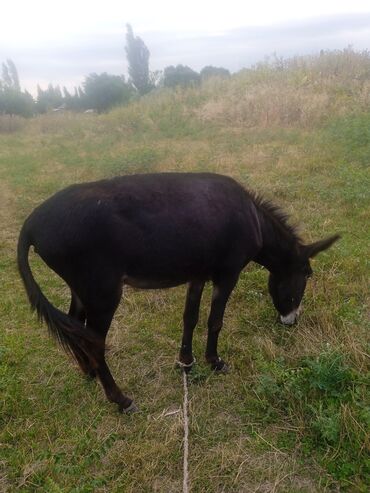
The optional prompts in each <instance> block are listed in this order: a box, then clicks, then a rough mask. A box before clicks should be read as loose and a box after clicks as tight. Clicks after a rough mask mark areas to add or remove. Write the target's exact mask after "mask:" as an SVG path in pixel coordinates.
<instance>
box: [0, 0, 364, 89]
mask: <svg viewBox="0 0 370 493" xmlns="http://www.w3.org/2000/svg"><path fill="white" fill-rule="evenodd" d="M2 3H3V2H2ZM126 23H130V24H131V25H132V27H133V29H134V33H135V34H136V35H139V36H140V37H141V38H142V39H143V40H144V42H145V43H146V45H147V46H148V48H149V50H150V53H151V57H150V69H151V70H159V69H163V68H164V67H166V66H167V65H177V64H180V63H181V64H183V65H189V66H191V67H192V68H194V69H195V70H200V69H201V68H202V67H204V66H205V65H215V66H223V67H226V68H228V69H229V70H231V71H232V72H234V71H237V70H239V69H241V68H243V67H247V66H250V65H251V64H253V63H255V62H257V61H260V60H263V59H264V57H265V56H267V55H271V54H272V53H274V52H276V53H277V54H278V55H282V56H284V57H289V56H293V55H302V54H307V53H317V52H319V51H320V49H336V48H337V49H342V48H345V47H347V46H348V45H352V46H353V48H354V49H356V50H363V49H367V48H370V0H352V1H349V0H346V1H341V0H310V1H308V2H306V1H305V2H303V1H299V0H279V1H276V0H275V1H274V0H259V1H251V0H244V1H242V0H223V1H219V2H217V1H215V0H186V1H184V2H181V3H180V2H177V1H176V0H169V1H167V0H151V1H149V0H147V1H146V0H144V1H141V0H137V1H136V2H135V1H133V0H131V1H129V2H126V1H124V0H100V1H99V2H96V1H95V0H90V1H78V0H77V1H76V0H74V1H71V0H63V2H60V3H58V4H57V3H55V2H51V1H50V0H33V1H28V0H23V1H19V0H9V1H7V2H6V3H5V4H3V5H2V6H1V28H0V62H1V61H5V60H6V59H7V58H11V59H12V60H13V61H14V62H15V64H16V66H17V68H18V72H19V76H20V79H21V85H22V87H23V88H27V89H28V90H31V92H33V93H35V88H36V84H37V83H39V84H40V85H41V87H46V86H47V84H48V83H49V82H52V83H53V84H60V85H61V86H63V85H65V86H67V87H68V88H72V87H73V86H74V85H78V84H80V83H81V82H82V81H83V79H84V77H85V76H86V75H88V74H89V73H92V72H97V73H101V72H109V73H112V74H125V75H127V62H126V55H125V50H124V47H125V31H126V29H125V25H126Z"/></svg>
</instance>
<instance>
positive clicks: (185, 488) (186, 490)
mask: <svg viewBox="0 0 370 493" xmlns="http://www.w3.org/2000/svg"><path fill="white" fill-rule="evenodd" d="M182 376H183V383H184V403H183V417H184V462H183V469H184V480H183V486H182V491H183V493H189V484H188V483H189V479H188V477H189V473H188V457H189V417H188V377H187V374H186V371H185V368H184V369H183V371H182Z"/></svg>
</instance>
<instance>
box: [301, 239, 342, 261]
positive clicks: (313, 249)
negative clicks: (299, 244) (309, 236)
mask: <svg viewBox="0 0 370 493" xmlns="http://www.w3.org/2000/svg"><path fill="white" fill-rule="evenodd" d="M339 238H340V235H334V236H330V237H329V238H326V239H325V240H320V241H316V242H315V243H311V245H304V247H303V256H304V257H306V258H312V257H315V256H316V255H317V254H318V253H320V252H322V251H324V250H326V249H327V248H329V247H331V246H332V244H333V243H335V242H336V241H337V240H339Z"/></svg>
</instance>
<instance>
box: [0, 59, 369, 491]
mask: <svg viewBox="0 0 370 493" xmlns="http://www.w3.org/2000/svg"><path fill="white" fill-rule="evenodd" d="M325 56H327V59H326V64H327V65H325V66H326V67H327V70H328V72H329V75H328V78H327V80H326V79H325V80H324V79H323V75H322V74H323V73H324V72H325V71H324V72H323V70H321V71H320V74H321V75H318V74H317V73H316V71H315V70H316V69H315V66H314V62H312V63H311V65H310V64H309V65H308V67H306V68H304V67H303V68H302V67H301V66H298V67H297V68H294V66H293V67H288V69H287V70H286V71H285V72H284V71H283V73H282V74H280V73H276V72H275V71H274V70H273V69H271V68H269V67H267V68H266V67H261V68H260V69H258V70H256V72H251V73H249V74H248V73H246V74H242V75H241V76H239V78H238V77H234V78H232V79H231V80H230V81H229V82H225V81H210V82H208V83H207V84H205V85H204V86H202V87H201V88H199V89H189V90H186V91H174V92H171V91H164V92H163V93H159V94H157V95H151V96H147V97H145V98H143V99H142V100H141V101H139V102H135V103H133V104H132V105H130V106H128V107H125V108H120V109H116V110H114V111H112V112H111V113H109V114H107V115H101V116H95V115H68V114H67V115H45V116H43V117H39V118H37V119H34V120H31V121H29V122H26V123H22V124H20V125H19V128H18V127H17V128H15V130H14V132H12V133H6V134H5V133H4V134H1V133H0V192H1V194H0V197H1V208H0V221H1V232H0V249H1V253H0V276H1V298H0V312H1V325H0V334H1V339H0V395H1V399H0V491H9V492H13V491H14V492H15V491H17V492H18V491H21V492H32V491H37V492H39V491H41V492H45V493H46V492H61V491H62V492H86V493H87V492H96V491H98V492H121V491H125V492H152V491H157V492H176V491H181V485H182V436H183V430H182V421H181V412H177V413H172V414H167V413H168V411H176V410H178V409H180V408H181V404H182V381H181V375H180V374H179V372H178V371H177V370H176V369H175V368H174V362H175V360H176V356H177V352H178V347H179V343H180V338H181V324H182V310H183V304H184V298H185V287H180V288H176V289H172V290H167V291H148V292H146V291H134V290H131V289H127V290H126V291H125V293H124V296H123V300H122V303H121V305H120V307H119V309H118V310H117V313H116V316H115V319H114V321H113V324H112V327H111V330H110V333H109V341H108V342H109V347H110V350H109V353H108V360H109V364H110V366H111V369H112V372H113V374H114V375H115V377H116V379H117V382H118V383H119V385H120V386H121V387H122V388H123V390H124V391H125V392H127V393H129V395H131V396H133V397H134V398H135V401H136V403H137V404H138V405H139V406H140V410H141V411H140V413H138V414H136V415H134V416H121V415H119V414H118V413H117V410H116V408H115V406H113V405H111V404H109V403H108V402H107V401H106V400H105V398H104V395H103V391H102V389H101V387H100V386H99V385H98V384H96V383H95V382H89V381H86V380H85V379H84V378H83V377H82V376H81V375H80V373H79V372H78V370H77V368H76V366H75V364H74V363H73V362H72V361H70V360H68V358H67V357H66V355H65V354H64V353H63V352H62V351H61V349H60V348H59V347H58V346H57V345H56V343H55V342H54V341H53V340H51V339H49V337H48V335H47V331H46V329H45V327H40V326H39V324H38V323H37V321H36V320H35V318H34V317H33V316H32V315H31V314H30V312H29V307H28V304H27V301H26V296H25V293H24V291H23V287H22V285H21V283H20V280H19V277H18V274H17V271H16V266H15V248H16V241H17V235H18V231H19V228H20V226H21V224H22V221H23V220H24V219H25V217H26V216H27V214H29V212H30V211H31V210H32V209H33V208H34V207H35V206H36V205H37V204H39V203H40V202H41V201H42V200H44V199H45V198H46V197H48V196H49V195H50V194H52V193H53V192H54V191H56V190H58V189H60V188H63V187H64V186H66V185H68V184H70V183H74V182H79V181H87V180H94V179H99V178H102V177H109V176H114V175H116V174H123V173H134V172H145V171H154V172H155V171H164V170H172V171H182V170H188V171H200V170H203V171H204V170H208V171H215V172H219V173H224V174H227V175H230V176H233V177H234V178H236V179H237V180H239V181H241V182H242V183H244V184H245V185H246V186H248V187H250V188H253V189H255V190H258V191H259V192H261V193H263V195H264V196H266V197H267V198H271V199H274V200H275V202H277V203H278V204H280V205H281V206H283V208H284V209H285V210H286V211H287V212H288V213H289V214H291V216H292V222H296V223H299V224H300V225H301V230H302V236H303V237H304V238H306V240H307V241H313V240H315V239H319V238H321V237H324V236H326V235H329V234H332V233H335V232H340V233H341V234H342V239H341V240H340V242H338V243H337V244H336V245H335V246H334V247H333V248H332V249H331V250H329V251H327V252H325V253H323V254H322V255H321V256H319V257H318V258H317V259H315V260H314V261H313V268H314V272H315V274H314V277H313V279H312V280H311V281H310V283H309V286H308V288H307V291H306V295H305V299H304V311H303V314H302V316H301V319H300V322H299V324H298V325H297V326H295V327H293V328H282V327H281V326H279V325H277V324H276V322H275V319H276V315H275V312H274V309H273V307H272V304H271V301H270V299H269V296H268V293H267V273H266V271H264V269H262V268H260V267H259V266H257V265H251V266H249V267H248V269H247V270H246V271H245V272H243V273H242V275H241V278H240V281H239V283H238V286H237V288H236V289H235V291H234V293H233V295H232V297H231V299H230V302H229V305H228V308H227V312H226V316H225V324H224V328H223V330H222V332H221V336H220V354H222V356H223V357H224V358H225V359H226V360H227V362H228V363H229V364H230V367H231V372H230V374H228V375H225V376H216V375H214V374H213V373H212V372H210V370H209V368H208V367H207V366H206V364H205V363H204V361H203V353H204V346H205V337H206V321H207V315H208V310H209V304H210V298H211V289H210V287H207V289H206V290H205V293H204V297H203V302H202V308H201V314H200V321H199V326H198V328H197V330H196V332H195V337H194V338H195V341H194V352H195V354H196V357H197V360H198V364H197V366H196V368H195V369H194V372H193V373H192V374H191V376H190V378H189V395H190V463H189V468H190V478H191V487H192V491H193V492H199V493H200V492H201V493H203V492H240V491H243V492H244V491H246V492H248V491H275V492H287V493H288V492H289V493H295V492H315V491H316V492H324V491H327V492H329V491H338V490H348V491H360V492H361V491H364V492H365V491H368V489H369V486H370V485H369V484H368V477H369V476H368V474H369V471H368V469H367V467H368V463H367V457H368V445H369V444H368V435H367V433H368V429H369V407H368V405H369V402H368V384H369V381H368V375H369V374H368V353H369V346H368V343H369V340H368V321H367V314H368V311H367V310H368V277H369V264H368V238H369V230H368V224H369V202H370V201H369V189H370V188H369V175H368V169H367V168H368V164H369V163H370V155H369V153H370V149H369V133H368V128H369V122H370V114H369V113H366V105H365V107H363V108H360V107H359V105H360V102H361V101H362V100H363V99H361V97H360V92H361V91H363V88H361V87H359V88H357V85H358V83H357V82H356V83H354V82H353V83H352V82H351V80H352V79H351V78H350V77H348V73H349V72H350V67H349V65H348V64H349V62H348V61H346V59H345V60H344V61H343V59H342V58H340V57H341V56H342V55H338V57H339V58H338V60H340V61H341V63H342V62H343V63H346V64H347V65H345V69H343V70H342V72H340V76H338V77H337V79H335V80H334V81H333V78H332V76H330V73H331V72H330V70H331V69H330V67H331V65H330V63H329V62H331V60H332V59H331V58H330V57H329V55H325ZM343 56H344V55H343ZM356 60H357V59H356ZM356 60H355V59H350V62H351V63H352V64H353V67H354V68H353V71H355V68H356V67H357V68H356V70H357V69H358V67H360V66H362V65H361V64H360V62H358V60H357V61H356ZM355 62H356V63H355ZM320 63H321V64H322V63H323V61H322V60H321V59H320V60H317V64H320ZM361 63H363V64H365V62H361ZM338 64H339V62H338ZM358 64H360V65H358ZM338 66H340V67H341V66H342V65H340V64H339V65H338ZM351 66H352V65H351ZM364 66H365V65H364ZM351 70H352V69H351ZM358 70H360V69H358ZM356 73H357V72H356ZM306 76H307V77H308V79H307V80H308V81H306V82H304V81H305V80H306V79H305V77H306ZM329 76H330V77H329ZM315 80H316V81H317V80H320V84H321V85H320V91H324V90H327V91H328V94H329V93H330V95H331V96H330V97H331V99H330V98H329V99H330V112H331V113H330V115H331V117H330V118H328V116H327V115H326V114H325V115H324V114H323V113H322V114H321V113H320V111H321V109H320V105H318V103H317V101H316V99H315V98H314V99H313V100H312V101H313V102H314V105H313V106H312V107H311V106H310V101H311V100H310V97H311V96H312V95H313V92H312V91H316V92H317V91H318V89H317V84H316V85H315ZM353 80H355V79H353ZM356 80H358V79H356ZM302 81H303V82H302ZM282 84H283V85H284V91H286V94H288V93H289V91H290V93H291V94H294V97H296V98H299V97H301V98H303V99H302V101H303V102H304V104H305V105H306V106H305V107H306V109H307V114H306V117H305V118H304V119H299V118H298V119H297V118H295V117H294V118H293V117H291V118H293V120H292V121H286V120H285V119H286V114H285V113H284V111H285V110H284V108H283V107H281V106H279V105H277V103H276V100H274V97H275V96H274V95H275V94H276V92H277V91H278V90H280V89H281V87H282ZM297 84H298V86H299V87H301V89H300V90H299V91H298V92H297V91H296V88H297ZM302 84H303V86H302ZM305 84H306V85H308V86H309V87H308V89H307V91H306V92H305V91H304V87H305ZM351 84H352V85H351ZM343 85H345V86H346V87H347V88H348V87H351V90H352V93H351V94H352V96H351V95H348V94H349V93H348V91H346V92H345V94H344V92H343ZM243 88H244V89H243ZM336 88H337V90H336ZM356 88H357V89H356ZM246 89H248V91H246ZM356 91H357V92H356ZM262 93H263V94H265V96H266V97H267V101H266V102H264V104H267V102H269V104H271V105H273V106H271V108H270V109H269V111H270V112H272V113H271V114H273V115H274V118H273V119H272V121H271V122H268V121H266V119H264V117H263V115H262V113H261V112H264V111H265V110H266V106H264V105H262V103H261V100H260V99H259V98H260V97H261V94H262ZM270 93H271V95H272V96H273V97H271V98H269V97H268V95H269V94H270ZM250 94H251V98H252V99H248V98H249V96H250ZM333 94H334V95H335V94H337V96H333ZM361 94H363V93H361ZM236 96H238V97H239V98H243V97H244V96H245V97H247V100H246V101H247V102H248V105H251V104H252V103H253V104H255V105H256V106H255V107H253V111H254V113H253V115H254V116H253V118H252V120H250V119H248V118H249V116H248V114H247V113H241V110H242V109H243V111H244V110H245V108H246V107H247V106H245V105H247V102H244V103H245V104H244V103H243V101H242V103H243V104H244V106H243V104H242V105H241V107H240V104H239V103H240V101H239V100H238V99H237V98H236ZM351 97H352V99H353V105H351V101H348V98H349V99H350V98H351ZM253 98H254V99H253ZM333 98H334V99H333ZM336 98H337V99H336ZM344 98H346V99H345V102H346V106H345V112H344V113H343V106H341V104H340V102H343V101H344ZM274 101H275V102H274ZM215 102H217V104H218V103H220V104H221V103H222V105H221V106H222V107H221V106H220V105H219V106H217V105H216V103H215ZM251 102H252V103H251ZM365 102H366V101H365ZM257 103H258V104H259V105H260V106H258V104H257ZM328 104H329V103H328ZM261 105H262V106H261ZM274 105H275V106H274ZM328 107H329V106H325V108H324V110H325V111H327V109H328ZM220 108H221V109H220ZM222 108H223V109H222ZM225 108H226V109H225ZM258 108H260V109H259V110H258ZM308 108H311V110H310V112H309V111H308ZM293 109H294V108H293ZM293 109H292V108H291V111H293ZM216 110H217V111H216ZM283 110H284V111H283ZM258 111H260V113H258ZM281 111H283V113H281V114H280V112H281ZM238 112H239V113H238ZM315 112H316V113H315ZM293 113H294V112H293ZM293 113H291V115H292V114H293ZM261 115H262V116H261ZM279 115H280V116H279ZM307 115H309V116H307ZM234 117H235V118H234ZM308 118H309V119H308ZM31 263H32V266H33V270H34V272H35V276H36V277H37V279H38V281H39V282H40V284H41V286H42V289H43V290H44V292H45V293H46V294H47V296H48V297H49V298H50V299H51V300H52V301H53V303H55V304H56V305H57V306H59V307H61V308H62V309H64V310H66V309H67V308H68V303H69V293H68V289H67V288H66V287H65V286H64V284H63V283H62V282H61V280H60V279H59V278H57V276H55V275H54V274H53V273H51V272H50V270H48V269H47V268H46V267H45V266H44V265H43V264H42V262H40V261H39V260H38V259H37V257H36V256H35V255H34V254H33V255H32V257H31Z"/></svg>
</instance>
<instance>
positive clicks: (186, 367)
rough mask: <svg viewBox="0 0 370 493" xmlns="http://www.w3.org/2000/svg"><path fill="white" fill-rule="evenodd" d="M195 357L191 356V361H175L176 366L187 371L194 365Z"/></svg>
mask: <svg viewBox="0 0 370 493" xmlns="http://www.w3.org/2000/svg"><path fill="white" fill-rule="evenodd" d="M195 362H196V359H195V358H193V361H192V362H191V363H183V362H182V361H176V368H179V369H180V370H184V371H185V373H189V372H190V371H191V369H192V368H193V366H194V365H195Z"/></svg>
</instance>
